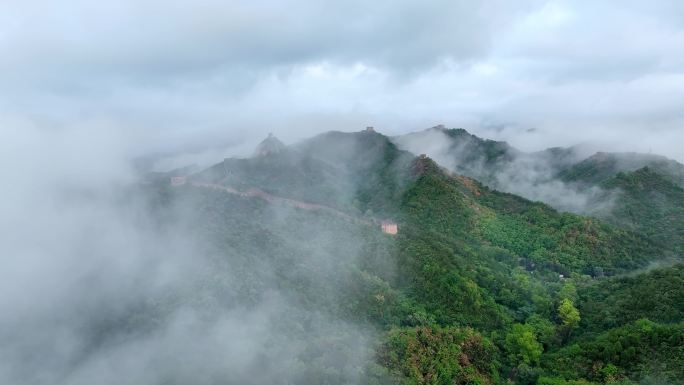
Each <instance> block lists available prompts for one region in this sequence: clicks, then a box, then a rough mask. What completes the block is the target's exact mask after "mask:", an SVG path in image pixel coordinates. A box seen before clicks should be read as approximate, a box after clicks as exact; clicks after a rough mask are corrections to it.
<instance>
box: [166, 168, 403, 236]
mask: <svg viewBox="0 0 684 385" xmlns="http://www.w3.org/2000/svg"><path fill="white" fill-rule="evenodd" d="M170 182H171V185H172V186H175V187H177V186H183V185H190V186H193V187H198V188H206V189H212V190H217V191H223V192H225V193H228V194H233V195H237V196H240V197H244V198H257V199H261V200H263V201H266V202H268V203H275V204H283V205H286V206H290V207H294V208H297V209H301V210H307V211H320V212H325V213H327V214H331V215H334V216H337V217H339V218H342V219H344V220H347V221H350V222H354V223H360V224H364V225H367V226H372V227H379V228H380V230H382V232H384V233H386V234H391V235H395V234H397V232H398V230H399V226H398V225H397V224H396V223H394V222H392V221H389V220H379V219H375V218H373V219H370V220H368V219H364V218H358V217H355V216H352V215H349V214H347V213H345V212H343V211H340V210H337V209H334V208H332V207H330V206H325V205H321V204H317V203H309V202H302V201H299V200H296V199H292V198H283V197H279V196H275V195H273V194H269V193H267V192H265V191H263V190H260V189H257V188H250V189H247V190H244V191H240V190H237V189H235V188H232V187H228V186H223V185H219V184H214V183H203V182H195V181H188V180H187V179H186V178H185V177H172V178H171V181H170Z"/></svg>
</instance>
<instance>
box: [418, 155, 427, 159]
mask: <svg viewBox="0 0 684 385" xmlns="http://www.w3.org/2000/svg"><path fill="white" fill-rule="evenodd" d="M419 158H420V159H427V154H420V156H419Z"/></svg>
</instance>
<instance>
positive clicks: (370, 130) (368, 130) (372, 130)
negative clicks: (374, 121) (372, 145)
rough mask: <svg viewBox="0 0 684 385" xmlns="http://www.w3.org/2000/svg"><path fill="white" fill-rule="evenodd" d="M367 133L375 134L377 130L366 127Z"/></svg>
mask: <svg viewBox="0 0 684 385" xmlns="http://www.w3.org/2000/svg"><path fill="white" fill-rule="evenodd" d="M366 132H375V128H373V126H368V127H366Z"/></svg>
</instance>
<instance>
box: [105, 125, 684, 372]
mask: <svg viewBox="0 0 684 385" xmlns="http://www.w3.org/2000/svg"><path fill="white" fill-rule="evenodd" d="M449 135H453V137H454V138H460V139H459V140H465V141H466V142H467V145H466V146H467V147H468V150H467V151H465V159H468V161H467V162H466V163H465V165H464V166H463V168H461V169H460V170H461V171H463V170H470V171H469V172H473V173H474V172H475V171H476V169H477V168H479V169H482V170H484V169H490V168H491V169H496V168H497V167H502V168H505V167H506V166H505V165H506V164H512V163H511V162H516V161H517V160H516V159H518V158H519V157H520V156H521V155H520V154H521V153H520V152H518V151H517V150H514V149H512V148H511V147H510V146H508V145H505V144H502V143H500V142H491V141H480V140H479V139H478V138H476V137H472V136H470V135H469V134H467V133H466V132H465V131H463V130H455V131H449ZM464 138H465V139H464ZM424 152H428V151H424ZM559 152H560V153H562V154H566V155H567V157H566V158H563V157H560V156H558V153H559ZM570 152H571V151H566V150H563V149H552V150H549V151H548V153H553V154H555V155H554V157H555V158H556V159H557V160H558V162H557V163H556V164H553V165H552V167H553V168H556V167H558V168H560V167H561V166H563V167H565V166H566V165H568V164H570V160H569V159H571V158H573V155H572V154H570ZM480 153H482V154H484V155H483V157H480V156H479V154H480ZM529 156H530V157H537V156H540V157H545V156H547V154H546V153H544V154H533V155H529ZM564 159H565V160H564ZM454 170H455V171H458V170H459V169H454V168H452V167H449V166H448V165H442V164H438V163H437V162H435V161H434V160H433V159H431V158H430V157H428V156H415V155H414V154H411V153H410V152H407V151H403V150H400V149H399V148H398V147H397V145H395V144H394V141H393V140H390V138H388V137H386V136H384V135H381V134H379V133H377V132H374V131H373V130H372V129H370V130H365V131H361V132H355V133H342V132H328V133H325V134H322V135H319V136H316V137H314V138H311V139H309V140H306V141H303V142H301V143H298V144H295V145H291V146H285V145H284V144H282V143H281V142H280V141H278V140H277V139H276V138H274V137H269V138H267V140H266V141H265V142H263V143H262V144H261V145H259V147H258V148H257V150H256V151H255V154H254V156H252V157H250V158H245V159H225V160H224V161H223V162H221V163H218V164H216V165H215V166H213V167H210V168H208V169H207V170H204V171H200V172H197V173H194V174H190V175H188V176H187V177H186V178H185V179H184V180H183V183H177V184H176V185H175V186H172V185H170V183H169V181H168V180H160V179H155V180H154V181H152V182H151V183H148V184H144V185H142V186H141V189H142V192H143V193H144V194H145V196H146V197H147V200H148V201H149V202H150V207H151V209H150V210H151V211H150V213H149V214H150V216H151V217H152V218H155V221H156V222H157V223H158V226H160V227H162V228H163V227H164V226H166V224H168V223H176V222H178V221H181V222H182V223H183V226H184V228H187V229H188V231H189V232H190V234H192V237H193V239H196V240H197V242H198V244H200V245H203V246H202V247H201V248H199V249H198V250H196V253H197V263H198V264H199V265H200V267H201V268H200V269H199V273H197V272H195V273H193V274H188V277H187V284H186V285H185V286H184V287H183V288H181V289H178V290H177V292H174V293H166V294H165V295H164V296H162V297H160V298H151V299H149V300H148V301H146V302H145V303H142V304H141V306H140V308H139V309H136V310H135V312H134V314H135V316H131V317H130V318H128V319H125V320H122V321H121V322H120V325H118V326H117V325H102V326H100V327H99V328H98V330H100V332H99V333H98V339H100V340H103V339H104V340H106V339H108V338H110V339H111V338H118V337H117V335H119V333H121V332H120V329H121V328H124V330H129V331H130V330H134V331H135V332H136V333H144V332H145V330H150V329H151V328H152V326H151V325H156V324H163V323H165V322H167V320H166V317H167V314H169V309H173V308H177V307H180V306H191V307H192V308H193V309H199V310H198V311H199V313H200V314H202V317H204V318H207V319H212V318H216V317H220V316H221V314H225V313H230V312H233V311H238V310H239V311H240V312H243V313H245V314H254V313H259V314H261V313H262V312H264V311H266V310H263V308H264V307H266V308H268V309H269V310H268V312H270V313H268V314H269V316H268V317H267V319H269V321H268V323H267V325H266V329H267V330H268V333H265V335H264V336H263V338H262V339H260V345H258V346H253V347H252V348H251V349H252V350H255V351H257V352H260V353H259V354H256V355H254V356H253V359H252V360H248V361H247V362H245V363H244V367H252V366H259V365H263V368H262V369H261V370H258V371H257V372H258V373H259V375H257V376H255V377H249V376H247V375H245V374H244V373H246V372H247V370H246V369H245V370H237V371H236V372H235V373H233V377H231V378H235V379H236V380H234V382H235V383H254V384H258V383H267V382H268V383H276V384H279V383H282V384H290V383H297V384H322V383H325V384H350V383H364V384H506V383H516V384H535V383H539V384H579V383H587V384H588V383H601V384H602V383H615V382H616V381H622V383H624V384H627V383H632V382H631V381H634V382H639V381H645V382H644V383H653V382H648V381H670V383H681V378H682V376H681V367H682V366H681V365H680V364H681V363H682V360H684V354H683V353H682V349H681V347H682V346H684V340H683V339H682V338H684V333H683V332H682V330H683V328H684V326H683V324H682V323H681V322H682V321H684V319H683V318H682V312H683V311H682V309H681V303H682V302H681V301H679V299H680V297H681V295H682V293H681V292H682V291H683V290H684V288H683V287H682V285H681V271H682V266H681V265H679V264H677V261H676V254H675V253H674V251H673V249H672V247H671V245H668V244H666V243H665V242H663V239H662V238H659V237H658V236H657V234H652V233H649V232H646V231H643V228H641V227H639V226H631V227H627V226H624V227H623V226H616V225H614V224H610V223H608V222H604V221H602V220H600V219H596V218H591V217H585V216H580V215H576V214H571V213H562V212H559V211H556V210H555V209H554V208H552V207H551V206H549V205H547V204H545V203H541V202H533V201H530V200H527V199H525V198H522V197H519V196H516V195H513V194H510V193H505V192H499V191H496V190H495V189H493V188H490V187H487V186H486V185H485V184H482V183H480V182H478V181H477V180H475V179H472V178H470V177H468V176H463V175H461V174H459V173H458V172H454ZM644 172H648V170H646V171H644ZM483 175H484V174H483ZM491 175H495V173H492V174H491ZM624 175H626V174H624ZM616 178H624V176H623V174H618V175H617V176H616ZM605 183H606V187H605V188H608V183H618V181H617V180H615V181H612V180H608V181H606V182H605ZM663 183H665V182H663ZM668 186H669V187H671V188H674V187H677V186H676V185H668ZM671 194H672V196H671V199H672V202H675V201H676V199H679V198H678V197H679V196H678V195H677V194H678V193H675V192H671ZM668 196H669V195H668ZM673 204H675V203H673ZM678 207H680V208H681V206H678ZM385 220H389V221H392V222H394V223H396V224H397V225H398V233H397V234H396V235H393V234H391V233H390V234H386V233H383V232H382V231H381V230H380V223H381V221H385ZM658 263H662V264H663V266H664V267H661V268H657V269H655V270H653V269H649V267H651V266H654V265H655V264H658ZM634 293H652V296H651V297H650V298H651V299H652V301H651V302H650V305H644V306H643V307H641V306H639V303H638V302H635V301H634V298H633V294H634ZM646 319H649V320H646ZM616 346H622V347H624V348H625V349H626V350H625V351H627V352H629V353H628V354H623V352H622V351H621V350H623V349H617V350H616ZM658 349H662V350H660V351H659V352H655V351H654V350H658ZM250 357H251V356H250ZM266 363H268V364H266ZM179 370H180V369H179ZM249 373H252V371H249ZM226 375H228V374H226ZM169 378H170V380H169V382H168V383H185V382H187V381H190V382H192V381H191V379H188V378H184V377H182V376H178V375H176V376H173V375H170V376H169ZM212 381H214V382H212ZM204 382H208V383H223V382H221V380H220V377H216V378H215V379H214V380H211V379H208V380H207V381H204Z"/></svg>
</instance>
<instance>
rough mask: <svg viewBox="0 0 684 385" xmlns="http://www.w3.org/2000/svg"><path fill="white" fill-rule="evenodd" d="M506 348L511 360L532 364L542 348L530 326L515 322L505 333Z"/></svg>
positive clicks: (537, 358)
mask: <svg viewBox="0 0 684 385" xmlns="http://www.w3.org/2000/svg"><path fill="white" fill-rule="evenodd" d="M506 350H508V353H509V355H510V356H511V359H512V360H513V361H518V362H523V363H525V364H534V363H537V362H539V358H540V357H541V354H542V351H543V350H544V349H543V348H542V345H541V344H540V343H539V342H538V341H537V338H536V336H535V334H534V330H533V329H532V327H531V326H529V325H523V324H515V325H513V328H512V329H511V331H510V332H508V334H507V335H506Z"/></svg>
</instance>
